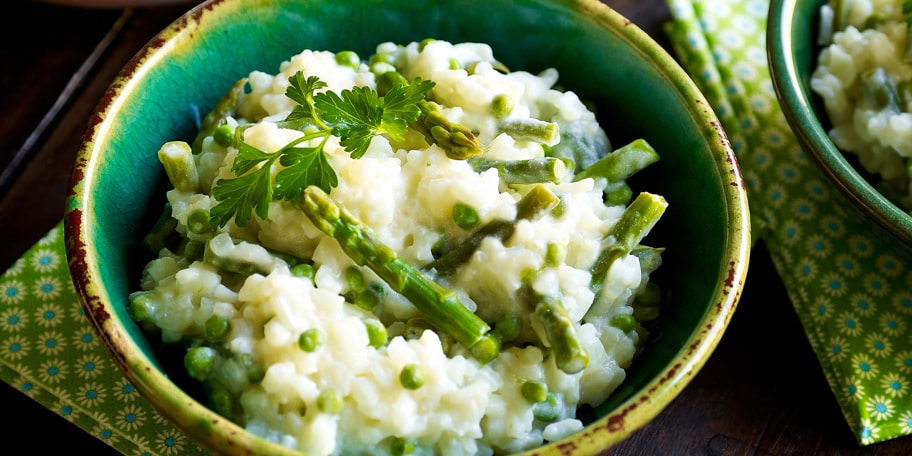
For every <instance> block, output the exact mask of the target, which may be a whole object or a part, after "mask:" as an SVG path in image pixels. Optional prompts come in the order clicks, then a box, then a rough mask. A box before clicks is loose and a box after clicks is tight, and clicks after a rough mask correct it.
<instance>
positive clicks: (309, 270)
mask: <svg viewBox="0 0 912 456" xmlns="http://www.w3.org/2000/svg"><path fill="white" fill-rule="evenodd" d="M314 274H316V270H315V269H314V267H313V265H312V264H309V263H299V264H296V265H294V266H292V268H291V275H293V276H295V277H302V278H308V279H310V280H313V278H314Z"/></svg>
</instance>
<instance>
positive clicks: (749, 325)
mask: <svg viewBox="0 0 912 456" xmlns="http://www.w3.org/2000/svg"><path fill="white" fill-rule="evenodd" d="M605 3H607V4H609V5H610V6H613V7H614V8H615V9H617V10H618V11H620V12H621V13H622V14H624V15H625V16H627V17H628V18H629V19H631V20H632V21H633V22H634V23H635V24H637V25H639V26H640V27H641V28H643V29H645V30H646V31H647V32H649V33H650V34H652V35H653V36H654V37H656V38H657V40H658V41H659V42H660V43H662V44H663V45H666V46H667V37H665V36H664V34H663V32H662V24H664V23H665V22H667V21H668V20H670V19H671V16H670V13H669V11H668V7H667V6H666V4H665V1H664V0H640V1H637V0H624V1H620V0H619V1H606V2H605ZM190 6H192V5H191V4H186V3H185V4H178V5H172V6H164V7H154V8H138V9H100V10H91V9H79V8H69V7H63V6H57V5H51V4H44V3H34V2H29V1H25V2H19V6H18V7H17V8H16V9H15V10H12V11H11V12H8V13H7V18H8V19H12V21H8V23H7V25H6V26H5V27H2V28H0V37H2V41H0V63H2V69H3V71H0V111H2V112H5V113H6V116H4V117H5V118H4V121H3V122H0V171H2V174H0V239H3V242H2V243H0V270H5V269H6V268H7V267H8V266H9V265H11V264H12V262H13V261H14V260H15V259H16V258H18V257H19V256H20V255H21V254H22V253H23V252H25V250H26V249H27V248H28V247H30V246H31V245H32V244H33V243H35V242H36V241H37V240H38V239H39V238H40V236H42V235H43V234H44V233H45V232H47V230H49V229H50V228H52V227H53V226H54V225H55V224H56V223H57V222H59V221H60V220H61V218H62V214H63V204H64V196H65V193H66V186H67V182H68V179H69V173H70V169H71V166H72V161H73V158H74V156H75V153H76V151H77V149H78V146H79V140H80V137H81V135H82V133H83V131H84V129H85V126H86V122H87V119H88V116H89V113H90V112H91V111H92V109H93V108H94V107H95V104H96V103H97V102H98V100H99V98H100V96H101V94H102V93H103V91H104V90H105V89H106V88H107V86H108V84H109V83H110V82H111V80H112V79H113V78H114V76H115V75H116V73H117V72H118V71H119V70H120V69H121V68H122V67H123V65H124V64H125V63H126V62H127V60H128V59H129V58H130V57H132V56H133V54H134V53H135V52H136V51H137V50H138V49H139V48H140V47H141V46H142V45H143V44H145V43H146V42H147V41H148V40H149V39H150V38H152V37H153V36H154V35H155V34H156V33H158V32H159V31H160V30H161V29H163V28H164V27H165V26H167V25H168V24H169V23H171V21H173V20H174V19H176V18H177V17H178V16H179V15H180V14H182V13H183V12H184V11H186V10H187V9H188V8H189V7H190ZM12 24H19V25H20V26H21V27H13V26H12ZM21 28H24V31H20V29H21ZM771 329H772V332H771ZM771 334H774V335H775V336H776V338H775V339H771V337H770V336H771ZM0 404H2V405H3V410H4V414H5V416H6V418H5V419H4V420H3V421H4V423H5V425H4V429H3V431H0V435H3V436H4V437H5V439H4V440H5V441H7V442H8V443H9V442H23V443H24V444H25V448H27V449H28V453H30V454H55V453H63V452H70V451H74V450H79V451H80V452H82V451H85V452H86V453H88V454H94V455H104V454H116V452H115V451H114V450H112V449H111V448H110V447H108V446H107V445H105V444H104V443H101V442H100V441H98V440H96V439H95V438H94V437H92V436H90V435H89V434H87V433H85V432H83V431H82V430H81V429H79V428H77V427H75V426H73V425H72V424H70V423H68V422H66V421H65V420H63V419H62V418H60V417H58V416H57V415H56V414H54V413H53V412H51V411H48V410H46V409H44V408H43V407H42V406H40V404H37V403H36V402H34V401H32V400H31V399H30V398H28V397H26V396H24V395H23V394H21V393H19V392H18V391H16V390H14V389H13V388H11V387H10V386H8V385H5V384H0ZM36 432H40V434H37V435H36ZM39 435H40V437H39ZM32 436H34V437H32ZM606 454H612V455H903V454H912V437H907V438H900V439H894V440H891V441H887V442H883V443H879V444H875V445H871V446H868V447H864V448H859V447H858V446H857V445H856V443H855V441H854V439H853V438H852V435H851V433H850V431H849V429H848V427H847V425H846V424H845V422H844V421H843V419H842V416H841V415H840V413H839V409H838V407H837V405H836V402H835V400H834V397H833V394H832V393H831V392H830V390H829V388H828V386H827V384H826V381H825V379H824V377H823V373H822V371H821V369H820V366H819V364H818V363H817V360H816V358H815V356H814V353H813V352H812V350H811V348H810V345H809V344H808V341H807V339H806V338H805V336H804V332H803V331H802V328H801V325H800V323H799V321H798V318H797V316H796V315H795V312H794V310H793V309H792V308H791V305H790V303H789V301H788V298H787V296H786V293H785V290H784V289H783V286H782V283H781V281H780V280H779V278H778V277H777V275H776V272H775V270H774V268H773V266H772V264H771V262H770V260H769V256H768V254H767V252H766V250H765V248H764V246H763V245H762V244H760V245H758V246H757V247H756V248H755V250H754V252H753V256H752V258H751V266H750V272H749V274H748V279H747V283H746V285H745V288H744V293H743V296H742V299H741V302H740V304H739V306H738V310H737V312H736V313H735V316H734V317H733V318H732V321H731V324H730V327H729V328H728V330H727V331H726V333H725V335H724V337H723V338H722V340H721V342H720V344H719V345H718V347H717V348H716V350H715V352H714V353H713V355H712V357H711V358H710V359H709V361H708V362H707V363H706V365H705V366H704V367H703V369H702V370H701V371H700V372H699V374H697V375H696V377H694V378H693V380H692V381H691V383H690V384H689V385H688V386H687V387H686V388H685V389H684V390H683V392H682V393H681V394H680V395H679V396H678V397H677V398H676V399H675V400H674V401H672V403H671V404H670V405H669V406H668V407H667V408H666V409H665V410H664V411H662V412H661V413H660V414H659V415H658V417H657V418H656V419H655V420H653V421H652V422H651V423H650V424H648V425H646V426H645V427H643V428H641V429H639V430H638V431H636V432H635V433H634V434H633V435H632V436H631V437H630V438H629V439H628V440H627V441H625V442H624V443H622V444H621V445H619V446H617V447H615V448H613V449H612V450H611V451H609V452H607V453H606Z"/></svg>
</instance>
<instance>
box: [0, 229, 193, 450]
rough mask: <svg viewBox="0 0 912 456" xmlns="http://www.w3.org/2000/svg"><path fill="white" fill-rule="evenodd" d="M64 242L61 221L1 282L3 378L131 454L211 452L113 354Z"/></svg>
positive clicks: (0, 362)
mask: <svg viewBox="0 0 912 456" xmlns="http://www.w3.org/2000/svg"><path fill="white" fill-rule="evenodd" d="M63 242H64V240H63V222H60V223H59V224H58V225H57V226H55V227H54V229H52V230H51V231H49V232H48V233H47V234H46V235H45V236H44V237H43V238H42V239H41V240H40V241H39V242H38V243H36V244H35V245H34V246H32V247H31V248H30V249H29V250H28V251H27V252H26V253H25V255H23V256H22V257H21V258H19V259H18V260H17V261H16V262H15V263H14V264H13V266H12V267H11V268H10V269H8V270H7V271H6V272H5V273H4V274H3V275H2V276H0V340H2V341H3V342H2V344H3V345H2V347H0V379H2V380H3V381H4V382H6V383H8V384H10V385H12V386H13V387H15V388H16V389H18V390H19V391H22V392H23V393H24V394H26V395H27V396H29V397H31V398H32V399H34V400H36V401H38V402H39V403H41V404H42V405H43V406H45V407H47V408H48V409H50V410H53V411H54V412H56V413H57V414H59V415H60V416H62V417H63V418H65V419H67V420H68V421H70V422H72V423H73V424H75V425H77V426H79V427H80V428H82V429H84V430H85V431H86V432H89V433H91V434H92V435H94V436H95V437H97V438H98V439H100V440H101V441H103V442H105V443H107V444H109V445H110V446H112V447H113V448H115V449H117V450H118V451H120V452H122V453H124V454H135V455H159V454H160V455H194V454H199V455H202V454H205V453H204V452H202V451H201V450H200V449H199V448H198V447H196V445H195V444H194V443H193V442H191V441H190V440H189V439H188V438H187V437H186V436H185V435H184V434H183V433H181V431H179V430H177V429H176V428H175V427H174V426H172V425H171V423H170V422H169V421H167V420H165V419H164V418H163V417H161V416H160V415H159V414H158V412H156V411H155V410H154V409H153V408H152V406H151V405H149V403H148V402H146V401H145V400H144V399H143V398H142V397H141V396H140V395H139V392H137V391H136V390H135V389H134V388H133V386H132V385H130V383H129V382H128V381H127V380H126V377H124V375H123V374H122V373H121V372H120V371H119V370H118V368H117V366H116V365H115V364H114V361H112V360H111V358H110V356H108V354H107V352H106V351H105V348H104V345H103V344H102V343H101V341H100V340H98V338H97V337H96V336H95V333H94V332H93V330H92V326H91V324H90V323H89V320H88V318H86V317H85V315H84V314H83V313H82V308H81V306H80V305H79V299H78V298H77V296H76V291H75V290H74V288H73V285H72V282H71V280H70V273H69V269H68V268H67V261H66V253H65V248H64V243H63Z"/></svg>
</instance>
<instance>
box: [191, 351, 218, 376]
mask: <svg viewBox="0 0 912 456" xmlns="http://www.w3.org/2000/svg"><path fill="white" fill-rule="evenodd" d="M216 358H218V352H217V351H215V349H214V348H212V347H207V346H205V345H201V346H197V347H192V348H190V349H189V350H187V353H186V354H185V355H184V368H185V369H187V373H188V374H190V376H191V377H193V378H195V379H197V380H199V381H203V380H206V379H207V378H209V374H211V373H212V370H213V369H214V368H215V361H216Z"/></svg>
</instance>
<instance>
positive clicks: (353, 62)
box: [336, 51, 361, 70]
mask: <svg viewBox="0 0 912 456" xmlns="http://www.w3.org/2000/svg"><path fill="white" fill-rule="evenodd" d="M336 63H338V64H339V65H341V66H346V67H350V68H354V69H356V70H357V69H358V67H359V66H361V57H358V54H357V53H356V52H355V51H340V52H337V53H336Z"/></svg>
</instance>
